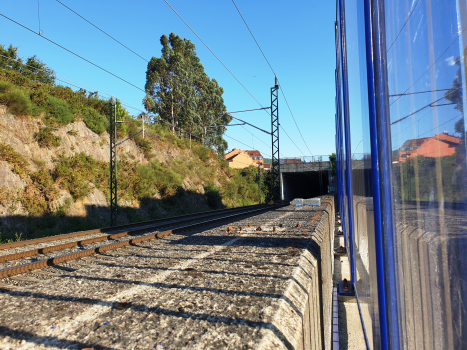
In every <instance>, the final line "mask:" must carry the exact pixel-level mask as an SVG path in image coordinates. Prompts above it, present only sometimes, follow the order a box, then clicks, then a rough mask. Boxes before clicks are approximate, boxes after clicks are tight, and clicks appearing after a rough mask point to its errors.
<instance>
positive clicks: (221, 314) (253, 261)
mask: <svg viewBox="0 0 467 350" xmlns="http://www.w3.org/2000/svg"><path fill="white" fill-rule="evenodd" d="M329 201H331V204H329ZM322 202H325V203H324V204H325V205H327V207H325V206H321V207H313V208H310V207H302V208H295V207H293V206H288V207H283V208H280V209H278V210H276V211H269V212H266V213H263V214H259V215H255V216H252V217H249V218H246V219H242V220H239V221H236V222H231V223H229V224H228V225H224V226H219V227H216V228H212V229H208V230H204V231H201V230H203V229H200V230H199V231H196V232H184V233H182V234H178V235H170V236H166V237H164V239H158V240H152V241H147V242H144V243H142V244H138V245H135V246H129V247H126V248H123V249H119V250H115V251H109V252H108V253H107V254H104V255H95V256H91V257H87V258H84V259H80V260H77V261H72V262H69V263H66V264H62V265H60V266H51V267H49V268H47V269H43V270H41V271H33V272H31V273H28V274H23V275H20V276H16V277H13V278H10V279H9V280H8V281H3V284H2V285H0V307H1V309H2V313H1V314H0V348H5V349H9V348H12V349H62V348H67V349H84V348H94V349H181V348H187V349H197V348H199V349H219V348H231V349H256V348H258V349H286V348H292V347H293V348H297V346H298V345H299V344H297V342H299V341H301V340H300V339H299V337H298V336H297V334H300V333H301V331H302V330H301V327H302V324H301V322H302V317H303V313H304V310H305V308H306V303H307V294H308V291H309V287H310V286H311V284H312V283H311V278H312V277H311V276H314V275H316V270H317V265H318V262H317V260H316V243H314V236H315V234H316V229H317V227H318V226H319V225H321V226H323V225H324V226H325V225H328V223H327V221H326V220H327V219H326V215H323V214H325V211H329V208H330V207H331V205H332V197H322ZM325 222H326V223H325ZM249 225H251V227H249ZM321 226H319V227H321ZM229 227H230V228H231V229H230V230H229ZM240 228H242V229H240ZM258 228H260V230H258ZM86 248H87V247H86ZM61 254H63V252H62V253H61ZM12 281H14V282H12ZM314 283H315V284H316V281H315V282H314Z"/></svg>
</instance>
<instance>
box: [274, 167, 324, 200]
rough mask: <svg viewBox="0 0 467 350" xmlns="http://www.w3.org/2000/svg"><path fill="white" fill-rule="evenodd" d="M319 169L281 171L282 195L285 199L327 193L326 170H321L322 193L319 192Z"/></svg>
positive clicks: (310, 196)
mask: <svg viewBox="0 0 467 350" xmlns="http://www.w3.org/2000/svg"><path fill="white" fill-rule="evenodd" d="M319 173H320V172H319V171H303V172H290V173H289V172H282V173H281V175H282V195H283V199H284V200H286V201H291V200H293V199H294V198H312V197H316V196H319V195H324V194H327V193H328V191H329V190H328V189H329V178H328V170H324V171H323V170H322V171H321V173H322V181H323V193H320V186H319Z"/></svg>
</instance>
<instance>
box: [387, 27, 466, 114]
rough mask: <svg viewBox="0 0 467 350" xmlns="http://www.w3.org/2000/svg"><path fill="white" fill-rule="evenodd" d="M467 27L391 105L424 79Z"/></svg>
mask: <svg viewBox="0 0 467 350" xmlns="http://www.w3.org/2000/svg"><path fill="white" fill-rule="evenodd" d="M466 29H467V26H465V27H464V28H463V29H462V31H460V32H458V34H457V36H456V37H455V38H454V40H453V41H452V42H451V43H450V44H449V45H448V47H446V49H445V50H444V51H443V52H442V53H441V54H440V55H439V56H438V58H437V59H436V60H435V61H434V62H433V63H432V64H431V65H430V66H429V67H428V68H427V69H426V70H425V71H424V72H423V73H422V74H421V75H420V76H419V77H418V79H417V80H415V82H414V83H413V84H412V85H410V86H409V87H408V88H407V89H406V90H405V91H404V92H403V93H402V94H401V96H399V97H398V98H396V99H395V100H394V101H392V102H391V104H390V106H392V105H393V104H394V103H396V102H397V101H398V100H399V99H400V98H401V97H402V96H404V94H405V93H406V92H407V91H409V90H410V89H411V88H412V87H413V86H414V85H415V84H416V83H418V81H419V80H420V79H422V77H423V76H424V75H425V74H426V73H427V72H428V71H429V70H430V69H431V68H432V67H433V66H434V65H435V64H436V62H438V60H439V59H440V58H441V57H443V55H444V54H445V53H446V52H447V51H448V50H449V48H450V47H451V46H452V45H454V43H455V42H457V39H459V36H460V35H461V34H462V33H464V31H465V30H466Z"/></svg>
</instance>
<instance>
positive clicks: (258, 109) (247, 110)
mask: <svg viewBox="0 0 467 350" xmlns="http://www.w3.org/2000/svg"><path fill="white" fill-rule="evenodd" d="M270 108H271V107H262V108H255V109H245V110H243V111H235V112H225V113H226V114H233V113H244V112H251V111H260V110H262V109H270Z"/></svg>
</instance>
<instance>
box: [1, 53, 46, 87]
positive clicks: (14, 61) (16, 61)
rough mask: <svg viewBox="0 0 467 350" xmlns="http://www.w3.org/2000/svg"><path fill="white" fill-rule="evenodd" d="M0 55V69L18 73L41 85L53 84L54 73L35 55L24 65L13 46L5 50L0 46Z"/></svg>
mask: <svg viewBox="0 0 467 350" xmlns="http://www.w3.org/2000/svg"><path fill="white" fill-rule="evenodd" d="M0 55H1V56H0V68H2V69H11V70H14V71H17V72H20V73H21V74H23V75H24V76H26V77H28V78H29V79H31V80H34V81H37V82H40V83H42V84H51V85H54V84H55V72H54V71H53V70H52V69H51V68H49V67H47V65H46V64H45V63H44V62H43V61H41V60H40V59H38V58H37V56H36V55H34V56H31V57H29V58H28V59H27V61H26V64H23V60H22V59H21V58H20V57H19V56H18V48H17V47H13V45H10V46H8V48H7V49H5V47H4V46H3V45H0Z"/></svg>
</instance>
